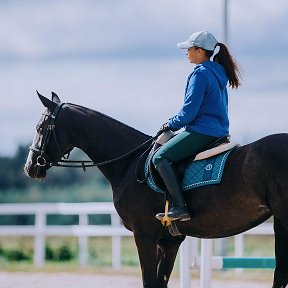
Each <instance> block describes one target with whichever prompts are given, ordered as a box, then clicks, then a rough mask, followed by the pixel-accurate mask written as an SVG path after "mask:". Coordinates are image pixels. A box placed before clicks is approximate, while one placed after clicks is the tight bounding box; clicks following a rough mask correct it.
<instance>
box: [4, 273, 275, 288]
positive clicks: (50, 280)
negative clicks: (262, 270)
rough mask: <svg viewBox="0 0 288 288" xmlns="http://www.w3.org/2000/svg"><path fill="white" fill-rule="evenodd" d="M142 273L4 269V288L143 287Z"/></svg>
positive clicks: (173, 283)
mask: <svg viewBox="0 0 288 288" xmlns="http://www.w3.org/2000/svg"><path fill="white" fill-rule="evenodd" d="M141 285H142V283H141V279H140V277H139V276H131V275H115V274H114V275H108V274H77V273H46V272H37V273H30V272H0V287H1V288H51V287H53V288H66V287H67V288H115V287H117V288H128V287H139V288H141V287H142V286H141ZM169 287H170V288H179V287H180V281H179V279H177V278H172V279H171V280H170V286H169ZM223 287H229V288H271V284H270V283H268V282H254V281H253V282H251V281H250V282H248V281H237V282H236V281H230V280H227V281H226V280H225V281H224V280H213V282H212V287H211V288H223ZM191 288H199V280H197V279H194V280H192V284H191Z"/></svg>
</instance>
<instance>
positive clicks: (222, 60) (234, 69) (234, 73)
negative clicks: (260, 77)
mask: <svg viewBox="0 0 288 288" xmlns="http://www.w3.org/2000/svg"><path fill="white" fill-rule="evenodd" d="M217 46H219V47H220V49H219V51H218V53H217V54H216V55H215V56H214V57H213V61H214V62H216V63H219V64H221V65H222V66H223V67H224V69H225V71H226V74H227V77H228V81H229V86H231V87H232V88H233V89H234V88H235V89H236V88H238V87H239V86H240V78H241V74H240V70H239V67H238V65H237V62H236V61H235V59H234V58H233V57H232V56H231V54H230V53H229V51H228V48H227V47H226V45H225V44H223V43H218V44H217ZM204 51H205V54H206V56H207V57H208V58H209V59H210V58H211V57H212V55H213V54H214V51H210V50H205V49H204Z"/></svg>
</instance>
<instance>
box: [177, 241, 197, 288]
mask: <svg viewBox="0 0 288 288" xmlns="http://www.w3.org/2000/svg"><path fill="white" fill-rule="evenodd" d="M193 240H194V239H193V238H190V237H189V238H188V237H186V239H185V240H184V241H183V243H182V244H181V246H180V287H181V288H187V287H190V283H191V278H190V274H191V270H190V268H191V267H190V265H191V250H192V249H193V248H194V247H193V246H194V245H193V244H195V241H193ZM191 244H192V245H191ZM196 244H197V242H196ZM191 246H192V249H191ZM193 252H194V251H193ZM193 254H194V253H193ZM193 256H194V255H193Z"/></svg>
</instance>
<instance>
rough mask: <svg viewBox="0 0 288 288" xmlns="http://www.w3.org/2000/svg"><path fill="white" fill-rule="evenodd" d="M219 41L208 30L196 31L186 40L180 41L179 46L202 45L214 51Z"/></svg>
mask: <svg viewBox="0 0 288 288" xmlns="http://www.w3.org/2000/svg"><path fill="white" fill-rule="evenodd" d="M217 44H218V41H217V40H216V38H215V37H214V36H213V35H212V34H211V33H209V32H207V31H200V32H195V33H193V34H192V35H190V36H189V38H188V39H187V40H186V41H185V42H180V43H178V44H177V47H178V48H180V49H189V48H191V47H195V46H196V47H200V48H203V49H205V50H209V51H214V49H215V47H216V45H217Z"/></svg>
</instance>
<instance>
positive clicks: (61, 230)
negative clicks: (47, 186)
mask: <svg viewBox="0 0 288 288" xmlns="http://www.w3.org/2000/svg"><path fill="white" fill-rule="evenodd" d="M50 214H57V215H78V217H79V224H78V225H49V226H48V225H46V223H47V221H46V220H47V215H50ZM94 214H103V215H105V214H108V215H110V216H111V225H89V223H88V216H89V215H94ZM0 215H35V225H27V226H22V225H21V226H17V225H13V226H5V225H3V226H0V237H1V236H33V237H34V264H35V265H36V266H37V267H42V266H43V265H44V264H45V239H46V237H47V236H75V237H78V239H79V240H78V241H79V263H80V266H85V265H86V264H87V261H88V237H91V236H111V237H112V267H113V268H115V269H118V268H119V267H120V266H121V237H122V236H132V233H131V232H130V231H128V230H127V229H125V228H124V227H123V226H122V225H121V222H120V218H119V216H118V214H117V212H116V210H115V208H114V206H113V203H112V202H102V203H99V202H97V203H37V204H0Z"/></svg>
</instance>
